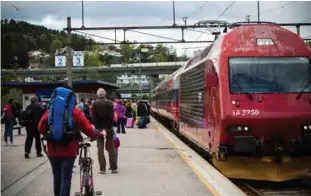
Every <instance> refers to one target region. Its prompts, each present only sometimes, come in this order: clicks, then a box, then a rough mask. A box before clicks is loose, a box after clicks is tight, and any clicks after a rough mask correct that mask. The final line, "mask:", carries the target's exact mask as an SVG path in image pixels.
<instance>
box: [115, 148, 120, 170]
mask: <svg viewBox="0 0 311 196" xmlns="http://www.w3.org/2000/svg"><path fill="white" fill-rule="evenodd" d="M118 154H119V153H118V150H115V157H116V166H117V167H118Z"/></svg>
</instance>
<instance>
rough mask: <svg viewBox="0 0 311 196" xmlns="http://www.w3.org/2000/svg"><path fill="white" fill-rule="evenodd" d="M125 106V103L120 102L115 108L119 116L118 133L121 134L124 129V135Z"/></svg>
mask: <svg viewBox="0 0 311 196" xmlns="http://www.w3.org/2000/svg"><path fill="white" fill-rule="evenodd" d="M125 110H126V109H125V106H124V105H123V102H122V101H121V100H120V101H119V103H118V105H117V106H116V107H115V113H116V114H117V116H118V121H117V133H120V129H122V133H123V134H125V133H126V132H125V120H124V113H125ZM120 127H121V128H120Z"/></svg>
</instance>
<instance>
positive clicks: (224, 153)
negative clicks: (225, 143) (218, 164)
mask: <svg viewBox="0 0 311 196" xmlns="http://www.w3.org/2000/svg"><path fill="white" fill-rule="evenodd" d="M216 158H217V160H218V161H226V160H227V159H228V150H227V148H225V147H219V148H218V151H217V153H216Z"/></svg>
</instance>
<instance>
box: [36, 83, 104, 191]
mask: <svg viewBox="0 0 311 196" xmlns="http://www.w3.org/2000/svg"><path fill="white" fill-rule="evenodd" d="M56 95H57V96H56ZM69 96H71V98H70V99H68V97H69ZM52 99H54V100H53V101H52V102H50V104H49V110H48V111H46V112H45V113H44V115H43V117H42V118H41V121H40V122H39V125H38V130H39V132H40V134H42V135H44V139H45V140H47V146H48V152H47V154H48V157H49V161H50V163H51V166H52V172H53V178H54V195H55V196H70V190H71V179H72V169H73V165H74V162H75V159H76V157H77V155H78V151H79V140H80V136H81V132H80V131H82V132H83V133H84V134H86V135H87V136H88V137H90V138H94V139H95V138H104V137H105V135H106V131H102V130H99V131H98V132H95V131H94V128H93V126H92V125H91V124H90V123H89V121H88V120H87V119H86V118H85V116H84V114H83V112H82V111H81V110H80V109H79V108H77V107H75V106H76V101H75V97H74V92H73V91H72V88H71V87H70V86H67V85H66V86H64V87H63V88H56V89H55V96H52ZM65 100H67V101H66V103H64V102H65ZM65 104H66V105H67V104H68V107H67V108H64V105H65ZM66 110H67V112H66ZM55 113H56V114H57V115H54V114H55ZM66 113H69V114H70V115H71V116H72V121H69V120H68V118H67V119H66V118H65V116H66ZM60 119H64V120H65V119H66V121H65V122H66V124H63V123H59V122H61V121H60ZM50 123H51V125H52V126H49V125H50ZM64 125H65V127H64ZM65 131H66V133H68V132H71V133H74V134H66V135H67V137H63V136H64V134H65ZM55 135H61V136H62V137H55Z"/></svg>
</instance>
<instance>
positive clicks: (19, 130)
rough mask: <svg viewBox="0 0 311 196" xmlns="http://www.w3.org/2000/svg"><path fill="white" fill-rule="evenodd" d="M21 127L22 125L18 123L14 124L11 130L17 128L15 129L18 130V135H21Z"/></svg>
mask: <svg viewBox="0 0 311 196" xmlns="http://www.w3.org/2000/svg"><path fill="white" fill-rule="evenodd" d="M22 128H23V127H22V126H20V125H15V126H14V127H13V130H15V129H17V130H18V135H21V134H22V132H21V129H22Z"/></svg>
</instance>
